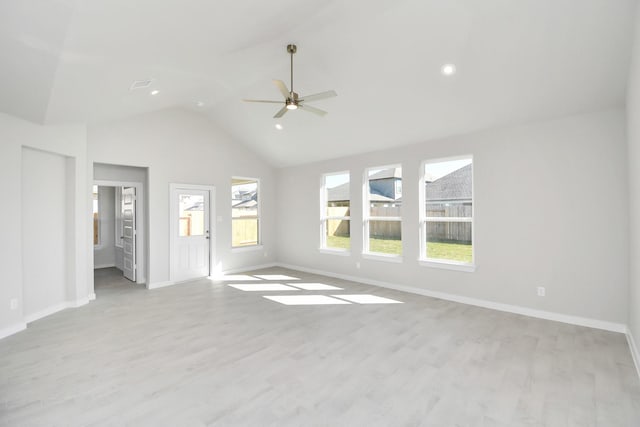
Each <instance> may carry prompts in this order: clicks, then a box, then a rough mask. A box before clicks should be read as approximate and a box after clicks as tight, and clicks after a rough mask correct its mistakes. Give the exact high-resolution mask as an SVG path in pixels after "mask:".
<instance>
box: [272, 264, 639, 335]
mask: <svg viewBox="0 0 640 427" xmlns="http://www.w3.org/2000/svg"><path fill="white" fill-rule="evenodd" d="M277 265H278V266H280V267H283V268H288V269H291V270H298V271H304V272H307V273H312V274H320V275H323V276H329V277H335V278H337V279H343V280H350V281H352V282H360V283H365V284H367V285H373V286H380V287H382V288H389V289H394V290H396V291H402V292H408V293H412V294H418V295H424V296H427V297H432V298H438V299H443V300H447V301H454V302H459V303H462V304H468V305H474V306H477V307H483V308H490V309H492V310H498V311H504V312H507V313H514V314H521V315H523V316H529V317H535V318H538V319H545V320H553V321H556V322H562V323H568V324H571V325H578V326H586V327H588V328H595V329H602V330H605V331H611V332H619V333H623V334H624V333H626V332H627V326H626V325H625V324H622V323H614V322H607V321H604V320H597V319H589V318H586V317H579V316H572V315H568V314H561V313H554V312H551V311H544V310H536V309H533V308H528V307H522V306H517V305H511V304H503V303H498V302H493V301H487V300H481V299H477V298H470V297H465V296H461V295H455V294H449V293H444V292H436V291H430V290H428V289H422V288H415V287H412V286H403V285H397V284H394V283H388V282H382V281H380V280H374V279H367V278H364V277H358V276H350V275H346V274H339V273H333V272H330V271H323V270H316V269H313V268H307V267H301V266H297V265H291V264H286V263H277Z"/></svg>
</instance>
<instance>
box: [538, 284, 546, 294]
mask: <svg viewBox="0 0 640 427" xmlns="http://www.w3.org/2000/svg"><path fill="white" fill-rule="evenodd" d="M546 294H547V291H546V289H545V288H544V286H538V296H539V297H543V296H545V295H546Z"/></svg>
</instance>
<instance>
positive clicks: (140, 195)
mask: <svg viewBox="0 0 640 427" xmlns="http://www.w3.org/2000/svg"><path fill="white" fill-rule="evenodd" d="M92 185H97V186H102V187H135V189H136V283H137V284H143V283H146V281H147V267H148V266H149V262H148V260H147V257H146V253H145V252H146V245H147V242H146V221H145V212H146V209H147V206H146V204H147V202H146V199H145V194H144V187H145V184H144V182H136V181H115V180H101V179H94V180H93V184H92ZM141 261H142V262H141ZM91 262H92V263H93V259H92V260H91ZM94 268H95V267H94Z"/></svg>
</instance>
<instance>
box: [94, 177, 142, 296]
mask: <svg viewBox="0 0 640 427" xmlns="http://www.w3.org/2000/svg"><path fill="white" fill-rule="evenodd" d="M143 200H144V199H143V188H142V183H135V182H133V183H126V182H118V181H94V185H93V255H94V271H95V273H96V274H95V277H96V278H99V277H103V276H104V277H107V276H108V277H110V278H111V279H113V278H117V277H120V278H121V279H122V280H118V283H120V284H127V283H128V284H138V283H144V282H145V271H144V262H139V261H140V260H143V259H144V256H143V254H144V250H143V246H144V240H143V239H142V235H143V232H142V231H143V227H142V225H143V216H142V211H143ZM107 270H108V271H107ZM100 273H104V274H100ZM106 273H108V274H106ZM111 279H110V280H109V282H112V281H113V280H111Z"/></svg>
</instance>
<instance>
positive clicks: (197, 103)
mask: <svg viewBox="0 0 640 427" xmlns="http://www.w3.org/2000/svg"><path fill="white" fill-rule="evenodd" d="M196 105H197V106H198V107H204V102H202V101H198V102H196Z"/></svg>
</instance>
